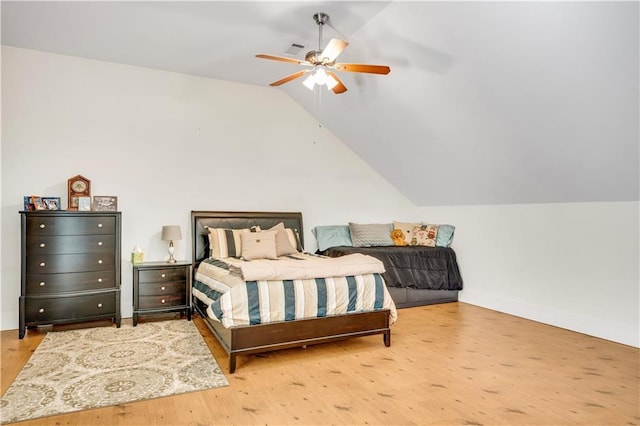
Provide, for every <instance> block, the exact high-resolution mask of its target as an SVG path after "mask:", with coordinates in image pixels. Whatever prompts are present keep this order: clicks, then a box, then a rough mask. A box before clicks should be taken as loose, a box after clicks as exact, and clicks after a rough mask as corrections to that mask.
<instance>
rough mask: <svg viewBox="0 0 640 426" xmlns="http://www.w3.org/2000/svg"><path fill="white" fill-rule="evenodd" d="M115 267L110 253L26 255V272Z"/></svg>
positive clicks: (103, 269) (96, 269)
mask: <svg viewBox="0 0 640 426" xmlns="http://www.w3.org/2000/svg"><path fill="white" fill-rule="evenodd" d="M113 269H115V259H114V257H113V252H111V253H87V254H43V255H37V254H36V255H33V256H31V255H27V273H28V274H38V273H40V274H53V273H64V272H91V271H108V270H113Z"/></svg>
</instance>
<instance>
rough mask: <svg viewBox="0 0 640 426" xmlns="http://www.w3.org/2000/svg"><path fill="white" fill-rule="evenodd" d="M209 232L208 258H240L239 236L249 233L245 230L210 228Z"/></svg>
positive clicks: (240, 239) (240, 245)
mask: <svg viewBox="0 0 640 426" xmlns="http://www.w3.org/2000/svg"><path fill="white" fill-rule="evenodd" d="M206 228H207V230H208V231H209V256H210V257H214V258H216V259H222V258H224V257H240V255H241V254H242V238H241V237H240V235H242V234H244V233H250V232H251V230H250V229H248V228H245V229H226V228H210V227H208V226H207V227H206Z"/></svg>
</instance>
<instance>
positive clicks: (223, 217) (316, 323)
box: [191, 211, 396, 374]
mask: <svg viewBox="0 0 640 426" xmlns="http://www.w3.org/2000/svg"><path fill="white" fill-rule="evenodd" d="M279 223H283V224H284V227H285V228H287V229H289V230H293V231H294V232H295V233H296V238H297V239H298V243H299V244H298V245H299V247H304V241H303V238H304V235H303V232H302V230H303V226H302V214H301V213H297V212H217V211H192V212H191V225H192V232H193V238H192V259H193V271H194V279H193V295H194V297H193V306H194V309H195V310H196V311H197V312H198V313H199V315H200V316H201V317H202V318H203V319H205V324H206V325H207V327H208V328H209V329H210V330H211V332H212V333H213V334H214V336H215V337H216V338H217V339H218V341H219V342H220V344H221V346H222V347H223V348H224V350H225V351H226V352H227V353H228V355H229V373H231V374H232V373H234V372H235V370H236V365H237V356H238V355H249V354H256V353H261V352H267V351H272V350H279V349H286V348H293V347H305V346H307V345H312V344H319V343H327V342H331V341H336V340H341V339H346V338H352V337H361V336H368V335H375V334H381V335H382V337H383V342H384V345H385V346H390V345H391V329H390V325H391V323H392V322H393V321H394V319H395V315H396V311H395V305H394V303H393V300H392V298H391V296H390V295H389V293H388V290H387V288H386V285H385V284H384V280H383V279H382V278H381V275H380V274H371V277H369V274H367V279H366V281H368V282H369V281H370V282H374V285H375V286H376V287H375V288H376V289H377V290H375V291H373V290H371V291H368V292H366V291H363V294H364V293H367V294H376V295H377V296H371V297H372V298H374V299H376V300H377V301H375V302H373V301H372V302H371V304H369V302H368V301H367V302H366V303H365V304H366V306H367V309H363V310H357V309H356V310H350V311H349V312H345V313H337V314H334V313H330V311H327V312H326V313H325V314H324V315H322V316H320V317H311V318H307V317H305V318H298V317H297V314H296V317H293V318H292V317H288V318H285V319H284V320H282V318H281V319H277V318H276V319H272V320H271V321H269V322H267V321H262V320H261V319H258V320H255V321H254V320H250V321H249V323H248V324H243V323H242V322H241V321H238V324H235V323H234V324H232V325H230V326H229V324H226V325H227V326H225V324H223V322H222V319H217V317H216V316H215V314H216V312H217V311H216V307H215V306H213V305H214V304H215V303H212V301H211V300H212V299H208V298H207V297H206V295H205V294H204V293H205V292H206V291H205V287H204V285H205V284H204V281H208V280H211V281H214V282H217V280H218V277H217V276H212V277H208V276H207V278H206V279H205V277H204V276H203V275H202V274H203V273H204V272H202V271H200V272H198V271H199V268H200V267H201V265H202V269H203V270H205V269H215V268H221V269H224V268H227V269H229V268H230V267H234V266H236V265H235V263H234V262H237V260H236V259H232V256H227V257H224V256H222V255H220V259H218V258H213V259H212V258H211V247H210V245H209V234H210V228H213V229H218V230H219V229H225V230H227V231H228V232H231V230H243V229H254V230H255V229H261V230H267V229H270V228H272V227H274V226H276V225H278V224H279ZM229 247H231V246H229ZM229 250H231V248H229ZM226 254H236V255H237V253H231V252H229V253H226ZM309 256H316V255H309ZM236 257H237V256H236ZM289 257H291V258H297V257H302V255H299V254H293V255H291V256H289ZM323 258H324V257H323ZM325 259H326V258H325ZM276 262H277V261H276ZM248 263H251V262H248ZM205 266H206V268H205ZM240 266H241V267H243V266H244V265H240ZM219 273H222V272H219ZM376 276H377V277H376ZM198 278H200V279H201V280H199V279H198ZM338 278H339V279H340V280H341V281H340V282H342V281H344V280H347V281H348V282H349V285H351V284H353V282H355V281H354V280H356V279H355V278H353V277H338ZM347 278H349V279H347ZM307 281H308V282H311V281H316V282H321V281H322V280H321V279H313V280H312V279H308V280H305V283H306V282H307ZM356 281H357V282H358V286H361V285H362V284H361V283H362V282H363V278H362V277H360V276H358V278H357V280H356ZM337 282H338V279H336V283H337ZM269 283H271V282H269ZM332 283H333V281H332ZM246 284H247V289H246V293H247V294H250V291H252V289H253V288H254V287H256V285H257V284H256V281H247V283H246ZM258 284H264V282H261V281H258ZM296 284H298V283H297V282H296ZM207 285H208V284H207ZM345 285H346V284H345ZM336 286H337V284H336ZM250 287H251V288H250ZM349 288H352V287H349ZM360 288H361V287H358V289H359V290H358V291H360ZM208 290H210V289H208ZM215 291H218V290H215ZM215 291H213V292H214V293H215ZM249 297H251V296H249ZM358 297H359V299H358V300H360V298H364V297H365V296H361V295H359V296H358ZM318 299H319V298H318ZM220 300H223V297H220ZM227 300H228V298H227ZM367 300H368V299H367ZM260 302H262V301H260ZM269 303H273V302H269ZM373 304H375V309H374V310H369V308H370V307H371V306H373ZM282 310H285V308H284V307H283V308H282ZM318 310H320V308H318ZM212 314H213V315H212ZM232 322H233V321H232Z"/></svg>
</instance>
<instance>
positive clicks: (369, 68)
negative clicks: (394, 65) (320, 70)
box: [334, 64, 391, 74]
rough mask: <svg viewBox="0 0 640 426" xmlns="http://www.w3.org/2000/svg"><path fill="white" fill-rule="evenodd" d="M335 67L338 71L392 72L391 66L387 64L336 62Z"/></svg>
mask: <svg viewBox="0 0 640 426" xmlns="http://www.w3.org/2000/svg"><path fill="white" fill-rule="evenodd" d="M334 68H335V69H336V70H338V71H347V72H367V73H370V74H389V73H390V72H391V68H389V67H388V66H386V65H367V64H335V65H334Z"/></svg>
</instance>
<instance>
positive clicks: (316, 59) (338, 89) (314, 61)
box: [256, 13, 391, 94]
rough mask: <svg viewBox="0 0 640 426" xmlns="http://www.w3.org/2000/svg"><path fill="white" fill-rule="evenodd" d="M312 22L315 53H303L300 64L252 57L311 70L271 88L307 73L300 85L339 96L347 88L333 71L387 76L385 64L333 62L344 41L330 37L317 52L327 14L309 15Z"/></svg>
mask: <svg viewBox="0 0 640 426" xmlns="http://www.w3.org/2000/svg"><path fill="white" fill-rule="evenodd" d="M313 19H314V21H315V22H316V24H317V25H318V33H319V34H318V50H311V51H309V52H307V54H306V55H305V60H304V61H302V60H299V59H294V58H287V57H283V56H274V55H265V54H259V55H256V58H262V59H271V60H273V61H281V62H289V63H292V64H298V65H305V66H309V67H311V68H308V69H304V70H302V71H298V72H295V73H293V74H290V75H288V76H286V77H284V78H282V79H280V80H278V81H274V82H273V83H271V84H270V85H271V86H280V85H281V84H284V83H288V82H290V81H291V80H295V79H296V78H299V77H302V76H303V75H307V74H308V76H307V78H306V79H305V80H304V82H303V84H304V85H305V86H306V87H308V88H309V89H310V90H313V88H314V86H315V85H320V86H321V85H326V86H327V88H328V89H330V90H332V91H333V93H335V94H340V93H344V92H346V91H347V88H346V87H345V85H344V84H343V83H342V81H340V79H339V78H338V76H337V75H336V73H335V72H333V70H336V71H346V72H363V73H369V74H384V75H386V74H389V72H390V71H391V68H389V67H388V66H386V65H368V64H343V63H336V58H337V57H338V55H340V54H341V53H342V52H343V51H344V49H345V48H346V47H347V45H348V44H349V43H347V41H346V40H340V39H338V38H332V39H331V40H330V41H329V43H328V44H327V46H326V47H325V48H324V50H321V46H322V27H323V26H324V24H326V23H327V22H328V21H329V15H327V14H326V13H316V14H315V15H313Z"/></svg>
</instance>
